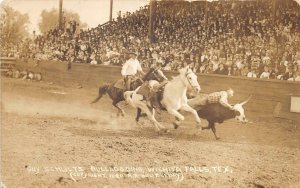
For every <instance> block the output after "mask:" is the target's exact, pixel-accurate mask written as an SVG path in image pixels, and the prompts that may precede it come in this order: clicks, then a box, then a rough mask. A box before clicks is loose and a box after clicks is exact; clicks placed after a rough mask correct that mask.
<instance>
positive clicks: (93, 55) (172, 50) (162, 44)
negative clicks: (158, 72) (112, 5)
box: [11, 0, 300, 80]
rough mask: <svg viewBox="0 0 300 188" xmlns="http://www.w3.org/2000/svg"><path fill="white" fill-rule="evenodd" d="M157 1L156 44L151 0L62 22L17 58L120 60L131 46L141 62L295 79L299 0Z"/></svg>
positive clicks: (299, 53)
mask: <svg viewBox="0 0 300 188" xmlns="http://www.w3.org/2000/svg"><path fill="white" fill-rule="evenodd" d="M276 2H277V3H276V4H274V1H272V0H262V1H213V2H205V1H176V2H175V1H158V2H157V5H156V6H157V7H156V11H155V12H156V16H155V20H154V36H155V37H154V42H151V41H149V38H148V29H149V27H148V25H149V19H150V9H149V6H145V7H143V8H141V9H140V10H137V11H135V12H133V13H128V14H126V15H125V16H119V17H118V18H117V19H116V20H113V21H111V22H110V23H108V24H105V25H99V26H98V27H96V28H90V29H87V30H85V31H83V30H81V31H75V30H76V28H75V30H74V29H71V28H68V26H66V27H63V28H65V29H64V30H60V29H59V28H54V29H53V30H51V31H49V33H48V34H47V35H44V36H38V37H36V38H35V39H34V40H33V41H32V40H27V41H25V42H24V43H23V44H21V45H20V46H18V47H15V49H14V51H13V53H11V55H13V56H16V57H19V58H34V59H38V60H40V59H43V60H58V61H69V62H73V63H91V62H93V64H104V65H116V66H120V65H122V64H123V63H124V62H125V60H126V58H127V57H126V53H125V52H126V51H127V50H128V49H131V50H134V51H136V52H138V54H139V57H138V58H139V60H140V62H141V63H142V64H143V66H144V67H149V66H150V65H152V64H157V65H161V66H162V67H163V69H165V70H177V69H179V68H181V67H182V66H184V65H186V64H190V65H191V66H192V67H193V69H194V71H195V72H199V73H206V74H223V75H228V76H245V77H254V78H270V79H284V80H300V73H299V71H300V50H299V49H300V23H299V20H300V14H299V13H300V6H299V4H297V2H295V1H293V0H287V1H283V0H281V1H279V0H278V1H276Z"/></svg>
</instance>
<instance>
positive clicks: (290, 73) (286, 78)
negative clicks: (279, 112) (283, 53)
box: [282, 66, 294, 80]
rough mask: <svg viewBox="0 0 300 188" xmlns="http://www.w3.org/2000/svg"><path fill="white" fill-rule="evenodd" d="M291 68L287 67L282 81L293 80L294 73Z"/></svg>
mask: <svg viewBox="0 0 300 188" xmlns="http://www.w3.org/2000/svg"><path fill="white" fill-rule="evenodd" d="M293 69H294V68H293V67H292V66H289V67H288V71H287V72H286V73H284V74H283V76H282V79H283V80H289V79H293V78H294V72H293Z"/></svg>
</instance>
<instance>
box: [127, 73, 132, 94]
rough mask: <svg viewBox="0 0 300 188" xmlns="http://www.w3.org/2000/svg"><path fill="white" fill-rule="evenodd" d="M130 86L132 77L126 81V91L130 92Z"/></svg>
mask: <svg viewBox="0 0 300 188" xmlns="http://www.w3.org/2000/svg"><path fill="white" fill-rule="evenodd" d="M130 84H131V77H130V76H128V77H127V81H126V90H127V91H130Z"/></svg>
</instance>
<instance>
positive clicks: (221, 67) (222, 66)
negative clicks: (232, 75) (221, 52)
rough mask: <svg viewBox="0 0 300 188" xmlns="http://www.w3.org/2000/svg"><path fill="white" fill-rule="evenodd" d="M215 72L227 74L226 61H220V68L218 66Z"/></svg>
mask: <svg viewBox="0 0 300 188" xmlns="http://www.w3.org/2000/svg"><path fill="white" fill-rule="evenodd" d="M214 73H215V74H222V75H227V74H228V71H227V69H226V68H225V65H224V63H220V64H219V68H217V70H215V71H214Z"/></svg>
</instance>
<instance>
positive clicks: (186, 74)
mask: <svg viewBox="0 0 300 188" xmlns="http://www.w3.org/2000/svg"><path fill="white" fill-rule="evenodd" d="M191 73H193V72H186V73H185V77H186V79H187V80H188V83H189V84H190V86H191V87H192V88H193V90H194V91H196V89H195V88H196V87H198V86H193V85H192V83H191V81H190V79H189V78H188V75H189V74H191Z"/></svg>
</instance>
